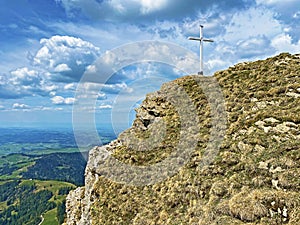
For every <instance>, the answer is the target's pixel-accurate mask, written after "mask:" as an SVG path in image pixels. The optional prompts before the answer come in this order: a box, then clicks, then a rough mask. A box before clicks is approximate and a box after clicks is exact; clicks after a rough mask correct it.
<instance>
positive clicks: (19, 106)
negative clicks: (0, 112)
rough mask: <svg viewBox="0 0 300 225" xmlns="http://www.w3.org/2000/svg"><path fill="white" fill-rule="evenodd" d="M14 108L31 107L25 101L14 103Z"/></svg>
mask: <svg viewBox="0 0 300 225" xmlns="http://www.w3.org/2000/svg"><path fill="white" fill-rule="evenodd" d="M12 108H13V109H29V108H30V107H29V106H28V105H26V104H23V103H14V104H13V106H12Z"/></svg>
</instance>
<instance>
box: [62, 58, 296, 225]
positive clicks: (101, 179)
mask: <svg viewBox="0 0 300 225" xmlns="http://www.w3.org/2000/svg"><path fill="white" fill-rule="evenodd" d="M214 79H216V81H217V83H218V85H219V87H220V90H221V92H222V93H221V95H220V93H219V94H218V93H217V94H216V93H213V91H211V92H209V91H210V90H214V89H215V86H214V83H212V82H211V81H207V80H206V78H204V77H199V76H187V77H183V78H180V79H177V80H175V81H172V82H170V83H167V84H165V85H163V86H162V88H161V90H159V91H157V92H156V93H152V94H149V95H147V97H146V99H145V100H144V102H143V103H142V105H141V106H140V108H138V109H137V110H136V111H137V116H136V119H135V121H134V124H133V126H132V127H131V128H130V129H128V130H127V131H125V132H124V133H122V134H121V135H120V136H119V137H118V139H117V140H115V141H113V142H112V143H110V144H109V145H107V146H102V147H95V148H93V149H92V150H91V152H90V157H89V162H88V165H87V168H86V180H85V182H86V184H85V186H84V187H81V188H78V189H76V190H75V191H72V192H71V193H70V194H69V196H68V198H67V220H66V224H67V225H75V224H82V225H94V224H95V225H98V224H109V225H112V224H118V225H119V224H124V225H125V224H130V225H131V224H134V225H138V224H140V225H145V224H170V225H174V224H192V225H194V224H201V225H206V224H207V225H211V224H222V225H223V224H228V225H232V224H237V225H238V224H247V225H250V224H261V225H267V224H271V225H273V224H274V225H276V224H289V225H292V224H295V225H296V224H300V192H299V191H300V55H290V54H287V53H283V54H280V55H278V56H276V57H274V58H269V59H266V60H261V61H257V62H250V63H242V64H238V65H236V66H234V67H230V68H229V69H228V70H225V71H220V72H217V73H216V74H215V75H214ZM178 93H184V95H183V94H180V95H179V94H178ZM178 95H179V97H176V96H178ZM170 96H171V97H170ZM172 96H173V98H172ZM174 96H175V97H174ZM213 96H215V97H213ZM220 96H221V97H220ZM222 96H223V97H222ZM220 98H223V100H224V107H222V101H223V100H222V99H221V100H220ZM178 99H179V100H178ZM212 111H214V113H211V112H212ZM224 117H225V118H224ZM216 118H217V119H216ZM223 119H225V122H224V120H223ZM212 129H215V130H214V131H212ZM214 132H216V133H220V135H219V136H218V135H216V134H214ZM214 135H215V136H214ZM221 136H222V137H221ZM209 146H210V147H209ZM182 153H186V154H182ZM212 153H214V154H212ZM208 156H210V158H209V159H210V160H203V159H206V158H207V157H208ZM169 159H171V161H168V160H169ZM162 162H168V163H167V165H164V164H163V163H162ZM160 163H161V164H160ZM124 165H125V166H124ZM154 165H160V166H159V167H155V166H154ZM132 168H133V169H132ZM137 168H138V169H137ZM140 168H142V169H141V170H140ZM162 168H163V169H162ZM137 178H139V179H137Z"/></svg>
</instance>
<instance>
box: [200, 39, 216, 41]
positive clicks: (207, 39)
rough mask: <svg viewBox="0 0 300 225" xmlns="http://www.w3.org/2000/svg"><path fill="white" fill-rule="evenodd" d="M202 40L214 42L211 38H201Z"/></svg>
mask: <svg viewBox="0 0 300 225" xmlns="http://www.w3.org/2000/svg"><path fill="white" fill-rule="evenodd" d="M202 41H206V42H214V40H211V39H202Z"/></svg>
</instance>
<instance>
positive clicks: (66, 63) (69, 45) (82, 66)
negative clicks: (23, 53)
mask: <svg viewBox="0 0 300 225" xmlns="http://www.w3.org/2000/svg"><path fill="white" fill-rule="evenodd" d="M40 44H41V45H42V47H41V48H40V49H39V50H38V51H37V53H36V54H35V56H34V57H32V60H33V64H34V65H37V66H39V67H41V68H43V69H46V70H48V72H50V73H51V79H52V80H55V81H59V82H70V81H79V80H80V78H81V76H82V75H83V73H84V72H85V70H86V68H87V67H88V66H90V65H91V64H92V63H93V62H94V61H95V60H96V59H97V57H98V56H99V55H100V49H99V48H98V47H96V46H94V45H93V44H91V43H90V42H87V41H84V40H82V39H80V38H76V37H71V36H58V35H55V36H52V37H51V38H49V39H46V38H43V39H41V41H40Z"/></svg>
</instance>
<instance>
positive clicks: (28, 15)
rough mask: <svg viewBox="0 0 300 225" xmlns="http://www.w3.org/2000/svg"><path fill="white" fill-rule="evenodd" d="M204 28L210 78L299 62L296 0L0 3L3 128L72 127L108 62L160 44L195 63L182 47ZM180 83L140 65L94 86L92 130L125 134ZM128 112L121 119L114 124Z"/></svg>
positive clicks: (172, 71) (171, 74)
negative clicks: (89, 80)
mask: <svg viewBox="0 0 300 225" xmlns="http://www.w3.org/2000/svg"><path fill="white" fill-rule="evenodd" d="M200 24H203V25H204V26H205V27H204V29H205V30H204V32H205V36H206V37H208V38H212V39H214V41H215V42H214V43H209V44H206V45H205V49H204V57H205V68H206V71H209V72H210V73H213V72H215V71H217V70H221V69H226V68H227V67H228V66H232V65H234V64H235V63H238V62H242V61H253V60H257V59H264V58H266V57H269V56H274V55H276V54H278V53H280V52H290V53H299V52H300V4H299V1H298V0H286V1H280V0H212V1H202V0H199V1H194V0H175V1H174V0H140V1H138V0H9V1H8V0H2V1H1V2H0V33H1V35H0V62H1V63H0V126H30V125H34V124H39V125H52V126H59V125H62V124H69V125H70V124H71V123H72V107H73V104H76V98H75V94H76V87H77V84H78V82H79V81H80V79H81V78H82V76H83V74H84V73H85V72H86V70H87V69H89V68H92V65H93V64H94V62H95V60H97V59H98V58H99V57H101V56H102V55H103V54H104V53H106V52H107V51H109V50H111V49H113V48H116V47H118V46H121V45H124V44H127V43H132V42H136V41H145V40H159V41H167V42H172V43H175V44H177V45H180V46H183V47H185V48H187V49H189V50H191V51H193V52H195V53H196V54H199V53H198V43H195V42H191V41H188V40H187V37H188V36H195V35H199V34H198V32H199V28H198V27H199V25H200ZM114 60H115V62H116V63H117V60H118V59H117V58H116V59H114ZM182 75H184V74H182V72H179V71H178V70H176V68H172V67H170V66H167V65H164V64H161V63H147V62H145V63H139V64H136V65H133V66H129V67H126V68H124V69H122V70H121V71H117V72H116V74H114V76H113V77H112V78H111V79H110V80H109V82H107V83H106V84H103V85H102V86H101V91H100V92H99V91H98V90H99V88H98V89H97V86H93V85H91V88H94V89H95V90H94V91H95V92H96V94H97V96H98V97H97V102H96V103H95V111H96V116H95V120H96V123H97V124H99V126H105V124H109V123H110V122H111V119H110V118H111V117H112V113H111V112H112V111H114V112H115V113H116V114H117V116H116V115H114V116H113V118H114V122H115V123H122V122H123V123H124V121H126V123H127V124H125V125H124V124H123V125H122V126H125V127H126V126H127V125H128V122H127V119H126V118H124V115H125V116H127V117H130V116H132V115H130V113H129V112H130V109H132V108H134V107H135V106H136V105H137V104H138V103H139V102H140V101H141V100H142V99H143V97H144V96H145V93H147V92H149V91H153V90H155V89H158V88H159V86H160V85H161V83H162V82H164V81H167V80H171V79H174V78H176V77H179V76H182ZM153 77H154V78H155V79H152V82H149V79H150V78H153ZM157 77H160V78H161V79H156V78H157ZM143 79H145V81H147V82H145V83H143V82H142V81H143ZM149 84H151V85H149ZM120 93H127V94H128V102H130V103H131V105H126V107H127V108H128V109H122V108H120V110H119V109H115V110H112V109H113V108H114V105H120V104H116V98H117V97H118V96H119V95H120ZM130 93H131V94H130ZM132 93H134V96H135V98H134V99H135V104H133V103H132V102H133V101H132V100H130V99H129V98H130V96H131V97H132V95H133V94H132ZM124 99H125V100H124ZM122 101H126V98H122ZM124 110H125V111H126V110H127V112H128V113H127V115H126V114H124V113H120V114H119V116H118V112H122V111H124Z"/></svg>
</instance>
